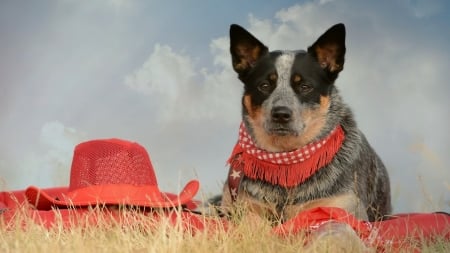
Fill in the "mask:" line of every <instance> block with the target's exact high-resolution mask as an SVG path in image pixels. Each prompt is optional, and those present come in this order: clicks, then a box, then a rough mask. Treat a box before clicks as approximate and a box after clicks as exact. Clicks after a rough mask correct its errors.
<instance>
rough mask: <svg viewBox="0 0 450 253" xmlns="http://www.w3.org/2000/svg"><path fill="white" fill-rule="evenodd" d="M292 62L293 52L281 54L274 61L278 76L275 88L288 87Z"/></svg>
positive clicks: (293, 58)
mask: <svg viewBox="0 0 450 253" xmlns="http://www.w3.org/2000/svg"><path fill="white" fill-rule="evenodd" d="M294 60H295V53H294V52H282V54H281V55H280V56H279V57H278V58H277V59H276V61H275V69H276V70H277V74H278V83H277V86H281V87H283V88H286V87H287V86H289V83H290V78H291V70H292V65H293V64H294ZM281 87H280V88H281Z"/></svg>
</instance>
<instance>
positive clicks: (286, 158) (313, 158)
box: [228, 123, 345, 199]
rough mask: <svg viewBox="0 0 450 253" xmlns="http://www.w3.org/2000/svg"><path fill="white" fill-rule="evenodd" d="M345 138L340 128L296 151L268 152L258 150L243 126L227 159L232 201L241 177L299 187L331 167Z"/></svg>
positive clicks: (242, 125)
mask: <svg viewBox="0 0 450 253" xmlns="http://www.w3.org/2000/svg"><path fill="white" fill-rule="evenodd" d="M344 139H345V135H344V131H343V130H342V127H341V126H340V125H339V126H337V127H336V128H335V129H333V130H332V131H331V132H330V134H329V135H328V136H326V137H325V138H323V139H321V140H318V141H315V142H312V143H309V144H307V145H306V146H304V147H301V148H299V149H297V150H294V151H289V152H268V151H266V150H264V149H260V148H258V147H257V146H256V145H255V143H254V142H253V141H252V139H251V137H250V135H249V134H248V132H247V129H246V128H245V125H244V124H243V123H242V124H241V126H240V129H239V141H238V143H237V144H236V146H235V147H234V150H233V153H232V154H231V157H230V158H229V160H228V163H229V164H230V171H229V174H228V184H229V187H230V193H231V195H232V198H233V199H235V198H236V196H237V190H238V187H239V183H240V180H241V176H242V175H241V174H242V173H243V174H244V175H245V176H247V177H249V178H252V179H259V180H263V181H266V182H269V183H271V184H275V185H280V186H283V187H293V186H296V185H299V184H300V183H302V182H304V181H305V180H306V179H308V178H309V177H310V176H311V175H313V174H314V173H315V172H316V171H317V170H319V169H320V168H322V167H323V166H325V165H327V164H329V163H330V162H331V160H332V159H333V157H334V155H335V154H336V153H337V151H338V150H339V148H340V147H341V145H342V142H343V141H344Z"/></svg>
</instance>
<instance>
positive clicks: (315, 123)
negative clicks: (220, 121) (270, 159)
mask: <svg viewBox="0 0 450 253" xmlns="http://www.w3.org/2000/svg"><path fill="white" fill-rule="evenodd" d="M244 101H245V99H244ZM329 107H330V98H329V97H327V96H321V97H320V106H318V107H317V108H314V109H304V110H303V111H302V112H301V115H300V117H301V120H302V122H303V124H305V129H304V130H303V132H302V133H300V134H299V135H298V136H292V135H288V136H277V135H269V134H267V132H266V130H265V129H264V127H263V122H264V120H263V117H262V113H261V110H259V111H258V114H254V116H251V115H250V113H249V115H250V119H249V122H250V124H252V126H253V135H254V139H255V140H254V141H255V143H256V145H257V146H258V147H260V148H262V149H265V150H267V151H269V152H286V151H292V150H295V149H298V148H301V147H303V146H305V145H306V144H308V143H310V142H311V141H312V140H314V139H315V138H316V137H317V135H319V133H320V132H321V130H322V128H323V127H324V125H325V123H326V122H325V121H326V114H327V113H328V108H329Z"/></svg>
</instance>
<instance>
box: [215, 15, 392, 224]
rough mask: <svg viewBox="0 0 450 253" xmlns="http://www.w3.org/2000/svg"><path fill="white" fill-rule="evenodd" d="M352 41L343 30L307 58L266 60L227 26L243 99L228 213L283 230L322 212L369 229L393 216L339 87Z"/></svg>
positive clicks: (376, 163)
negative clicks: (241, 211) (240, 212)
mask: <svg viewBox="0 0 450 253" xmlns="http://www.w3.org/2000/svg"><path fill="white" fill-rule="evenodd" d="M345 34H346V31H345V26H344V24H336V25H334V26H332V27H331V28H329V29H328V30H327V31H326V32H325V33H323V34H322V35H321V36H320V37H319V38H318V39H317V40H316V41H315V42H314V43H313V44H312V45H311V46H309V47H308V48H307V50H306V51H304V50H298V51H289V50H278V51H269V50H268V47H267V46H265V45H264V44H263V43H262V42H260V41H259V40H258V39H257V38H256V37H254V36H253V35H252V34H251V33H250V32H248V31H247V30H245V29H244V28H242V27H241V26H239V25H236V24H233V25H231V26H230V52H231V59H232V66H233V69H234V71H236V73H237V74H238V78H239V80H240V81H241V82H242V83H243V86H244V92H243V97H242V124H241V127H240V130H239V131H240V134H239V141H238V143H237V144H236V146H235V148H234V150H233V153H232V155H231V157H230V159H229V161H228V162H229V164H230V171H229V175H228V178H227V180H226V182H225V184H224V189H223V194H222V199H221V201H220V205H221V210H225V211H227V212H230V210H232V208H235V207H236V206H237V205H240V204H245V205H246V207H248V209H249V210H250V212H254V213H256V214H258V215H259V216H263V217H265V218H268V219H269V220H272V221H281V222H283V221H285V220H288V219H290V218H292V217H294V216H295V215H296V214H297V213H299V212H301V211H302V210H306V209H309V208H314V207H323V206H327V207H339V208H342V209H344V210H346V211H347V212H349V213H351V214H353V215H355V216H356V217H357V218H359V219H363V220H369V221H375V220H380V219H382V217H383V216H385V215H388V214H389V213H390V212H391V199H390V183H389V176H388V173H387V170H386V168H385V166H384V165H383V162H382V161H381V159H380V158H379V156H378V155H377V154H376V153H375V151H374V150H373V148H372V147H371V146H370V145H369V143H368V141H367V140H366V138H365V136H364V135H363V133H362V132H361V131H360V130H359V129H358V128H357V125H356V122H355V119H354V116H353V114H352V111H351V109H350V108H349V107H348V106H347V105H346V104H345V103H344V102H343V100H342V98H341V96H340V94H339V92H338V89H337V88H336V86H335V85H334V82H335V80H336V79H337V77H338V74H339V73H340V72H341V71H342V70H343V67H344V58H345V52H346V47H345ZM216 201H217V200H216Z"/></svg>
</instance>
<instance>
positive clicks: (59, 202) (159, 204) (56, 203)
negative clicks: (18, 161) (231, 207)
mask: <svg viewBox="0 0 450 253" xmlns="http://www.w3.org/2000/svg"><path fill="white" fill-rule="evenodd" d="M199 187H200V184H199V182H198V180H192V181H190V182H188V183H187V184H186V186H185V187H184V189H183V190H182V191H181V192H180V194H178V195H175V194H172V193H164V192H160V190H159V188H158V187H157V186H154V185H149V186H147V185H146V186H134V185H128V184H110V185H93V186H88V187H84V188H80V189H77V190H73V191H69V192H68V193H67V194H64V195H63V196H62V197H60V198H55V197H54V196H51V195H50V194H48V193H47V192H45V191H44V190H43V189H40V188H38V187H35V186H30V187H28V188H27V189H26V190H25V196H26V197H27V200H28V202H29V203H30V204H32V205H34V206H35V207H36V209H38V210H50V209H51V208H52V207H59V208H70V207H86V206H93V205H98V204H101V205H130V206H139V207H153V208H170V207H178V206H182V205H185V204H187V203H188V202H190V201H192V199H193V197H194V196H195V195H196V194H197V192H198V190H199Z"/></svg>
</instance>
